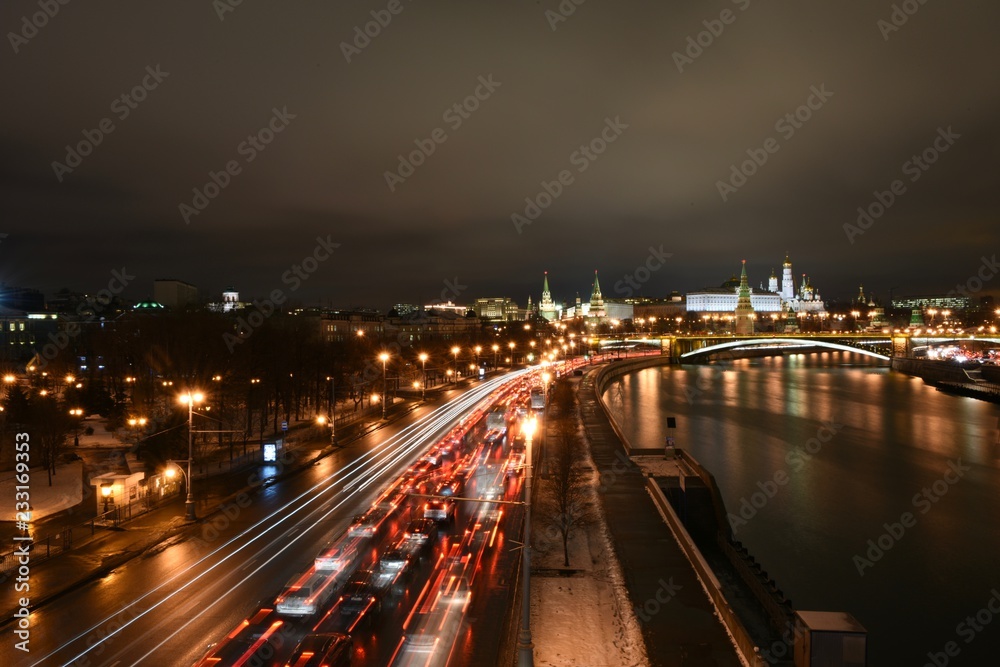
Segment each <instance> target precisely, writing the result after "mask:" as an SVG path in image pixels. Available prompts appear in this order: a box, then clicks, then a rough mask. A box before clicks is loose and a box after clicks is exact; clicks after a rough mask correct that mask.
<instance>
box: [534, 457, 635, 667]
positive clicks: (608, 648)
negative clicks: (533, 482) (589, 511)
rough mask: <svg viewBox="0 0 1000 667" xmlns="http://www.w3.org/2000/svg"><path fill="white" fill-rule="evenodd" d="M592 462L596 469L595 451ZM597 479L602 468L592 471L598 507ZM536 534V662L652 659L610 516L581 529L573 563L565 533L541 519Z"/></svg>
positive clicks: (628, 666) (601, 663) (601, 664)
mask: <svg viewBox="0 0 1000 667" xmlns="http://www.w3.org/2000/svg"><path fill="white" fill-rule="evenodd" d="M586 464H587V465H589V466H590V468H591V469H592V470H594V469H595V468H594V465H593V461H591V460H590V459H589V457H588V459H587V462H586ZM597 479H598V476H597V473H596V472H594V473H592V475H591V479H590V484H589V495H590V497H591V498H590V499H591V502H592V503H593V504H594V506H595V507H597V506H598V504H597V503H598V499H597V492H596V483H597ZM539 486H541V485H539ZM540 524H542V525H540ZM532 534H533V536H534V540H533V544H534V545H535V548H534V549H533V550H532V568H531V569H532V571H533V574H532V577H531V632H532V641H533V643H534V646H535V664H536V665H538V666H539V667H561V666H563V665H566V666H570V665H572V666H574V667H576V666H582V665H586V667H638V666H640V665H648V664H649V659H648V658H647V657H646V648H645V642H644V641H643V639H642V632H641V630H640V629H639V622H638V619H636V617H635V613H634V612H633V611H632V604H631V602H630V601H629V597H628V592H627V590H626V589H625V585H624V579H623V577H622V573H621V567H620V565H619V563H618V561H617V559H616V558H615V557H614V552H613V551H612V550H611V541H610V538H609V535H608V530H607V525H606V523H605V520H604V516H603V515H600V516H598V518H597V520H596V521H594V522H592V523H590V524H588V525H587V526H585V527H583V528H579V529H577V530H576V532H575V534H574V535H573V537H572V538H571V539H570V542H569V547H570V566H569V568H564V567H563V546H562V538H561V537H560V536H559V535H558V533H557V532H556V531H553V530H551V529H548V530H547V526H545V525H544V524H543V523H542V522H541V521H536V522H534V525H533V530H532ZM567 570H568V571H569V572H572V574H571V575H570V576H563V575H561V574H559V571H567Z"/></svg>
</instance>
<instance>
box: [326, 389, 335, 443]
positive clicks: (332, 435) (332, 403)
mask: <svg viewBox="0 0 1000 667" xmlns="http://www.w3.org/2000/svg"><path fill="white" fill-rule="evenodd" d="M326 379H327V380H329V381H330V402H329V407H330V409H329V410H327V414H329V415H330V442H334V441H335V440H336V439H337V384H336V380H335V379H334V376H333V375H327V376H326Z"/></svg>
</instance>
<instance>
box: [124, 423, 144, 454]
mask: <svg viewBox="0 0 1000 667" xmlns="http://www.w3.org/2000/svg"><path fill="white" fill-rule="evenodd" d="M128 425H129V426H131V427H132V437H133V438H135V446H136V449H138V447H139V428H140V427H143V426H145V425H146V418H145V417H131V418H130V419H129V420H128Z"/></svg>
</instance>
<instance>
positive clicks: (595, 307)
mask: <svg viewBox="0 0 1000 667" xmlns="http://www.w3.org/2000/svg"><path fill="white" fill-rule="evenodd" d="M590 316H591V317H604V296H603V295H601V281H600V280H598V279H597V271H596V270H595V271H594V289H593V290H592V291H591V293H590Z"/></svg>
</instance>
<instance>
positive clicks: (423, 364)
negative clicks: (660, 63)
mask: <svg viewBox="0 0 1000 667" xmlns="http://www.w3.org/2000/svg"><path fill="white" fill-rule="evenodd" d="M418 358H419V359H420V374H421V375H422V376H423V377H422V382H421V383H420V400H421V401H423V400H425V399H426V398H427V353H426V352H421V353H420V356H419V357H418Z"/></svg>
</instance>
